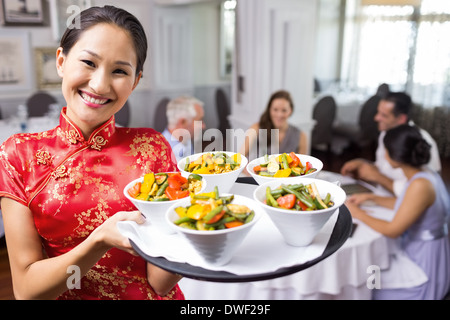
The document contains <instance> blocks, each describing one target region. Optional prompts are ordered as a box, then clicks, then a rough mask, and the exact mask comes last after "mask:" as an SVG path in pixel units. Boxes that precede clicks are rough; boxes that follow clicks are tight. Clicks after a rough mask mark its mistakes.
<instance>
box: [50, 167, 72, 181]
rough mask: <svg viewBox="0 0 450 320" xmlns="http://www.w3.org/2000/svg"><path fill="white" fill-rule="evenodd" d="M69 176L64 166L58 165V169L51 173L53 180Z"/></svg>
mask: <svg viewBox="0 0 450 320" xmlns="http://www.w3.org/2000/svg"><path fill="white" fill-rule="evenodd" d="M68 175H69V174H68V172H67V168H66V166H65V165H60V166H59V167H58V168H56V170H55V171H53V173H52V177H53V178H55V179H59V178H64V177H67V176H68Z"/></svg>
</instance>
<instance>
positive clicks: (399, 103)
mask: <svg viewBox="0 0 450 320" xmlns="http://www.w3.org/2000/svg"><path fill="white" fill-rule="evenodd" d="M412 106H413V105H412V101H411V98H410V97H409V95H407V94H406V93H403V92H390V93H388V94H387V96H386V97H384V98H383V99H382V100H381V101H380V103H379V104H378V110H377V114H376V115H375V121H376V122H378V129H379V130H380V136H379V138H378V148H377V150H376V154H375V158H376V159H375V163H372V162H370V161H367V160H365V159H359V158H358V159H354V160H350V161H348V162H346V163H345V164H344V165H343V166H342V168H341V174H343V175H353V176H354V177H355V178H357V179H361V180H365V181H368V182H373V183H377V184H379V185H381V186H382V187H384V188H385V189H387V190H389V191H390V192H392V193H393V194H394V195H396V196H398V193H399V192H400V191H401V190H403V186H404V185H405V183H406V180H407V179H406V177H405V176H404V174H403V171H402V170H399V169H394V168H392V166H391V165H390V164H389V163H388V162H387V160H386V158H385V153H386V151H385V147H384V144H383V138H384V136H385V134H386V131H387V130H389V129H392V128H394V127H396V126H398V125H400V124H409V125H411V126H413V125H414V123H413V122H412V120H410V118H409V115H410V113H411V110H412ZM419 129H420V128H419ZM420 132H421V134H422V137H423V138H424V139H425V140H426V141H427V142H428V143H429V144H430V145H431V158H430V161H429V162H428V165H427V167H428V168H429V169H431V170H433V171H436V172H440V171H441V160H440V158H439V151H438V148H437V145H436V142H435V141H434V139H433V138H432V137H431V135H430V134H429V133H428V132H426V131H425V130H423V129H420Z"/></svg>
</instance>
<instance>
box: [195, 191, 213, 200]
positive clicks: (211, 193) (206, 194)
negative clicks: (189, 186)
mask: <svg viewBox="0 0 450 320" xmlns="http://www.w3.org/2000/svg"><path fill="white" fill-rule="evenodd" d="M197 195H198V196H202V197H209V198H212V199H214V198H215V197H216V193H215V192H214V191H211V192H203V193H199V194H197Z"/></svg>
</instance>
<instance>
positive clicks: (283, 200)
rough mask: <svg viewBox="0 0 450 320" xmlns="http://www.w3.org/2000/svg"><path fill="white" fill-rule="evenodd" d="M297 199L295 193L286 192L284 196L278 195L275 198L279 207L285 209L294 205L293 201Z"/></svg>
mask: <svg viewBox="0 0 450 320" xmlns="http://www.w3.org/2000/svg"><path fill="white" fill-rule="evenodd" d="M296 200H297V197H296V196H295V194H292V193H290V194H287V195H285V196H282V197H279V198H278V199H277V202H278V204H279V205H280V207H282V208H285V209H292V208H293V207H294V206H295V201H296Z"/></svg>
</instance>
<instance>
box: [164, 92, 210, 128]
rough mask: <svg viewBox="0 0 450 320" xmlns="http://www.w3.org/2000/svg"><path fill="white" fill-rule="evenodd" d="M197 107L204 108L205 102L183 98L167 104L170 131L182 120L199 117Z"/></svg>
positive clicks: (187, 97) (188, 97)
mask: <svg viewBox="0 0 450 320" xmlns="http://www.w3.org/2000/svg"><path fill="white" fill-rule="evenodd" d="M195 105H200V106H201V107H203V102H202V101H200V100H198V99H196V98H194V97H190V96H181V97H178V98H175V99H173V100H171V101H170V102H169V103H168V104H167V111H166V116H167V125H168V127H169V129H173V128H174V127H175V126H176V124H177V122H178V120H180V119H186V120H193V119H194V118H195V117H196V115H197V111H196V110H195Z"/></svg>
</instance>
